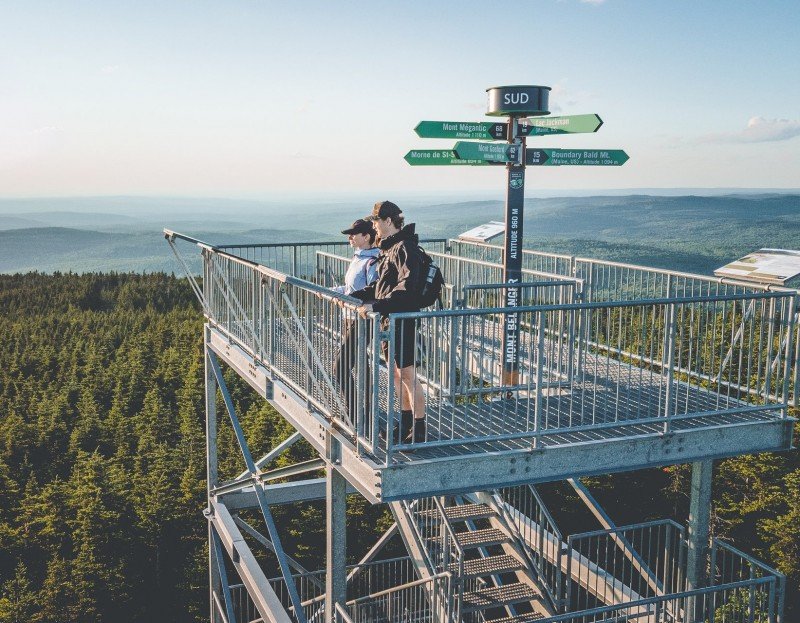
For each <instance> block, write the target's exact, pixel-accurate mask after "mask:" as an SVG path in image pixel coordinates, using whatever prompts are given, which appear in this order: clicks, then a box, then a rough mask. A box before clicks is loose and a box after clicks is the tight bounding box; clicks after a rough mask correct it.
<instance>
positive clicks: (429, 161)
mask: <svg viewBox="0 0 800 623" xmlns="http://www.w3.org/2000/svg"><path fill="white" fill-rule="evenodd" d="M486 92H487V94H488V98H489V102H488V107H487V112H486V114H487V115H488V116H493V117H507V118H508V120H507V121H505V122H501V123H498V122H485V121H477V122H465V121H420V122H419V123H418V124H417V127H416V128H414V131H415V132H416V133H417V136H419V137H420V138H454V139H472V140H479V141H487V140H488V141H492V140H494V141H500V140H501V141H506V142H505V143H483V142H477V143H476V142H468V141H464V140H462V141H459V142H457V143H456V144H455V147H454V148H453V150H452V151H451V150H446V149H445V150H430V149H423V150H412V151H410V152H408V153H407V154H406V156H405V159H406V162H408V164H410V165H412V166H425V165H500V164H505V166H506V205H505V234H506V235H505V243H504V254H503V281H504V282H505V284H506V286H505V306H506V307H517V306H518V305H519V300H520V296H519V294H520V290H519V287H518V286H515V284H518V283H520V282H521V281H522V224H523V217H524V208H525V167H526V166H548V167H554V166H556V167H557V166H621V165H623V164H625V162H627V160H628V154H626V153H625V152H624V151H622V150H621V149H603V150H600V149H556V148H537V149H526V145H525V143H526V139H527V138H528V137H530V136H549V135H563V134H585V133H591V132H597V130H598V129H599V128H600V126H601V125H603V120H602V119H600V117H599V116H597V115H595V114H589V115H570V116H560V117H546V116H545V115H549V114H550V111H549V110H548V105H549V98H550V87H544V86H531V85H516V86H503V87H492V88H489V89H486ZM502 348H503V384H504V385H506V386H507V387H509V388H513V387H515V386H517V385H518V384H519V314H518V313H514V312H509V313H507V314H505V318H504V323H503V346H502Z"/></svg>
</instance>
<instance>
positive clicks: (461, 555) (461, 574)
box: [433, 497, 464, 621]
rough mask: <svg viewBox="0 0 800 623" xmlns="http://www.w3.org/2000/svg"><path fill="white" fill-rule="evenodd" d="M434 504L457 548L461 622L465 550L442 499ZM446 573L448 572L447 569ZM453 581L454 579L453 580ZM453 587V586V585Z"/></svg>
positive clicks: (457, 606)
mask: <svg viewBox="0 0 800 623" xmlns="http://www.w3.org/2000/svg"><path fill="white" fill-rule="evenodd" d="M433 501H434V504H436V508H437V510H438V511H439V516H440V517H441V519H442V524H443V525H444V528H445V530H446V532H447V536H448V537H449V539H448V540H449V542H450V543H452V545H453V546H454V547H455V550H456V555H457V556H458V558H457V561H456V562H457V563H458V575H457V576H456V581H457V583H458V592H457V594H456V601H455V609H454V615H455V620H456V621H460V620H461V603H462V601H463V598H464V548H463V547H461V544H460V543H459V542H458V539H457V538H456V533H455V530H453V525H452V524H451V523H450V520H449V519H448V518H447V513H446V512H445V509H444V504H442V498H439V497H435V498H434V499H433ZM444 571H448V569H447V568H445V569H444ZM451 579H452V578H451ZM451 586H452V585H451Z"/></svg>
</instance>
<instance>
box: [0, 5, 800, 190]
mask: <svg viewBox="0 0 800 623" xmlns="http://www.w3.org/2000/svg"><path fill="white" fill-rule="evenodd" d="M798 26H800V17H799V16H798V11H797V4H796V1H790V0H764V1H763V2H757V3H756V2H751V1H742V0H731V1H727V2H722V3H721V2H712V1H709V0H706V1H702V0H694V1H684V0H672V1H669V2H667V1H656V0H591V1H586V0H584V1H581V0H527V1H507V2H504V3H492V2H486V1H484V2H474V1H471V0H461V1H459V2H441V1H436V0H426V1H425V2H417V1H412V0H409V1H405V2H393V3H390V2H382V1H377V0H372V1H363V2H362V1H351V2H346V1H342V2H330V1H329V0H327V1H325V0H321V1H313V2H310V1H298V2H293V3H290V2H275V1H272V0H227V1H225V2H222V1H219V0H218V1H217V2H209V1H203V0H192V1H191V2H189V1H188V0H175V1H167V2H164V1H163V0H161V1H159V2H152V1H148V0H137V1H135V2H134V1H132V0H131V1H128V0H109V1H107V2H96V1H89V0H75V1H70V2H67V1H64V0H61V1H57V0H51V1H48V2H44V1H39V0H26V1H6V0H0V197H14V196H16V197H24V196H59V195H70V196H81V195H105V194H115V195H118V194H132V195H163V194H169V195H192V196H220V197H221V196H226V197H249V198H259V197H265V198H266V197H269V196H271V195H275V194H280V195H293V194H298V195H302V194H306V193H323V194H325V193H330V194H331V195H332V196H334V195H336V194H340V193H352V192H358V193H361V192H367V193H369V192H375V193H379V194H381V197H383V196H389V194H390V193H391V192H393V191H399V190H402V191H405V192H415V191H420V192H427V191H430V192H453V193H459V192H464V193H465V194H469V193H471V192H482V191H486V190H488V191H490V192H494V191H495V190H496V192H497V195H498V197H499V196H500V195H501V194H502V192H503V188H504V183H503V176H504V172H503V169H502V168H500V167H497V168H495V167H491V168H490V167H410V166H408V165H407V164H406V163H405V161H404V160H403V156H404V154H405V153H406V152H407V151H408V150H410V149H412V148H417V149H426V148H430V149H432V148H444V147H451V146H452V144H453V141H437V140H430V139H419V138H417V136H416V134H414V132H413V128H414V126H415V125H416V124H417V122H418V121H420V120H423V119H431V120H454V121H462V120H463V121H479V120H484V119H487V120H488V118H486V117H484V113H485V110H486V94H485V89H486V88H487V87H489V86H493V85H499V84H544V85H548V86H551V87H552V88H553V91H552V93H551V96H550V103H551V110H552V111H553V114H580V113H597V114H599V115H600V116H601V117H602V118H603V121H604V125H603V127H602V128H600V130H599V131H598V132H597V133H596V134H592V135H588V134H584V135H574V136H565V137H549V138H543V137H537V138H533V139H529V146H542V147H570V148H621V149H625V150H626V151H627V152H628V154H629V155H630V158H631V159H630V161H629V162H628V163H627V164H626V165H625V166H623V167H559V168H556V167H547V168H538V169H533V168H531V169H529V173H528V178H527V186H528V188H530V189H533V187H536V188H541V189H582V188H585V189H602V188H637V187H638V188H641V187H644V188H646V187H666V188H669V187H749V188H756V187H759V188H761V187H763V188H787V187H794V188H796V187H798V186H800V180H799V179H798V171H800V72H798V71H797V59H798V58H800V37H798V36H797V33H798Z"/></svg>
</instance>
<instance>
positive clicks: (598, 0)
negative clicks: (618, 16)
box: [581, 0, 606, 6]
mask: <svg viewBox="0 0 800 623" xmlns="http://www.w3.org/2000/svg"><path fill="white" fill-rule="evenodd" d="M605 1H606V0H581V4H594V5H595V6H597V5H599V4H604V3H605Z"/></svg>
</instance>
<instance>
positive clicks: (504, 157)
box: [453, 141, 520, 162]
mask: <svg viewBox="0 0 800 623" xmlns="http://www.w3.org/2000/svg"><path fill="white" fill-rule="evenodd" d="M453 151H455V152H456V155H457V156H458V157H459V158H464V159H466V160H485V161H486V162H517V160H518V153H519V151H520V147H519V146H517V145H506V144H503V143H469V142H466V141H459V142H458V143H456V146H455V147H454V148H453Z"/></svg>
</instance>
